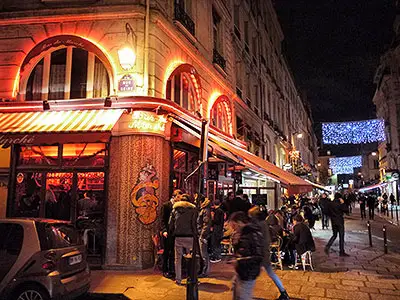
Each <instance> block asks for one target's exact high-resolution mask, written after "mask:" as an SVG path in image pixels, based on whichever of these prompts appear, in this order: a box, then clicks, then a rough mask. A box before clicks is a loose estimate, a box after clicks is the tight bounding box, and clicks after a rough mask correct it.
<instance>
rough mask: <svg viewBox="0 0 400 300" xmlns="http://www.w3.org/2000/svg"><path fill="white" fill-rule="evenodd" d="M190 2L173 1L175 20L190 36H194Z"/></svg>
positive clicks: (182, 0)
mask: <svg viewBox="0 0 400 300" xmlns="http://www.w3.org/2000/svg"><path fill="white" fill-rule="evenodd" d="M191 15H192V0H175V20H176V21H178V22H179V23H181V24H182V25H183V26H184V27H185V28H186V30H187V31H189V33H190V34H191V35H193V36H194V35H195V24H194V22H193V20H192V19H191Z"/></svg>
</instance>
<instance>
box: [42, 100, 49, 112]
mask: <svg viewBox="0 0 400 300" xmlns="http://www.w3.org/2000/svg"><path fill="white" fill-rule="evenodd" d="M49 109H50V104H49V102H48V101H47V100H43V110H44V111H46V110H49Z"/></svg>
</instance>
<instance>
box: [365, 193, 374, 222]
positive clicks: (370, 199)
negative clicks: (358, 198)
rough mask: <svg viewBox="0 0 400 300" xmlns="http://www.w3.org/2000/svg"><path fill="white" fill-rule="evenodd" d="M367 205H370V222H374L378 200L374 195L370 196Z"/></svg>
mask: <svg viewBox="0 0 400 300" xmlns="http://www.w3.org/2000/svg"><path fill="white" fill-rule="evenodd" d="M367 205H368V217H369V220H373V219H374V217H375V205H376V199H375V197H374V195H373V194H369V195H368V198H367Z"/></svg>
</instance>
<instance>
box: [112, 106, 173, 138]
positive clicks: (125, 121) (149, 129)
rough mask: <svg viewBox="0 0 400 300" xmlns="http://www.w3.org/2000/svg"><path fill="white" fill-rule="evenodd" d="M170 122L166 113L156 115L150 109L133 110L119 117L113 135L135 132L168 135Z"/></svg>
mask: <svg viewBox="0 0 400 300" xmlns="http://www.w3.org/2000/svg"><path fill="white" fill-rule="evenodd" d="M170 125H171V122H169V121H168V119H167V116H166V115H157V114H156V113H154V112H151V111H139V110H137V111H133V112H132V113H131V114H126V115H123V116H122V117H121V119H120V120H119V122H118V123H117V125H116V126H115V127H114V129H113V131H112V133H113V135H116V136H118V135H127V134H135V133H143V134H153V135H161V136H163V137H166V136H167V135H168V136H169V132H168V131H169V130H170Z"/></svg>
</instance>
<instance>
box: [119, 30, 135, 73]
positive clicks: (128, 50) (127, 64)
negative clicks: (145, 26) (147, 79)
mask: <svg viewBox="0 0 400 300" xmlns="http://www.w3.org/2000/svg"><path fill="white" fill-rule="evenodd" d="M125 30H126V41H125V44H124V45H123V46H122V47H121V48H120V49H118V51H117V52H118V59H119V64H120V65H121V67H122V69H124V70H125V71H129V70H131V69H132V68H133V66H134V65H135V61H136V54H135V52H134V51H133V49H132V44H133V43H135V40H136V35H135V33H134V31H133V29H132V27H131V25H129V23H126V24H125ZM129 36H130V37H131V42H129Z"/></svg>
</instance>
